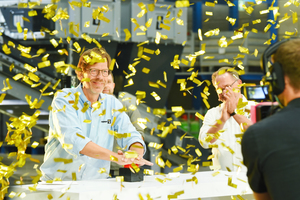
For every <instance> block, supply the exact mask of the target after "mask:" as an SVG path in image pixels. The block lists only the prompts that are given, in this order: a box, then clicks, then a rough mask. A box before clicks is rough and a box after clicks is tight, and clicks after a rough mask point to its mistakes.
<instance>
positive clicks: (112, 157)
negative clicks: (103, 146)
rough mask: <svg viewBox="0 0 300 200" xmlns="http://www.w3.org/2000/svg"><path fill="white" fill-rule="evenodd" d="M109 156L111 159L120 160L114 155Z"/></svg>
mask: <svg viewBox="0 0 300 200" xmlns="http://www.w3.org/2000/svg"><path fill="white" fill-rule="evenodd" d="M109 158H110V160H111V161H116V162H117V161H118V158H116V157H114V156H113V155H110V156H109Z"/></svg>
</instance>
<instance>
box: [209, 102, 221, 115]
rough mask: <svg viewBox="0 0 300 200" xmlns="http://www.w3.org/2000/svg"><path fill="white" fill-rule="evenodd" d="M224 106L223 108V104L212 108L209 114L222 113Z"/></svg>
mask: <svg viewBox="0 0 300 200" xmlns="http://www.w3.org/2000/svg"><path fill="white" fill-rule="evenodd" d="M222 106H223V103H221V104H220V105H218V106H215V107H212V108H210V109H208V110H207V113H208V112H218V111H221V110H222Z"/></svg>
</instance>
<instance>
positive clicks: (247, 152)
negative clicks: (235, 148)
mask: <svg viewBox="0 0 300 200" xmlns="http://www.w3.org/2000/svg"><path fill="white" fill-rule="evenodd" d="M242 154H243V159H244V165H245V166H246V167H247V169H248V170H247V177H248V182H249V185H250V187H251V189H252V190H253V191H254V192H257V193H263V192H267V187H266V185H265V182H264V177H263V174H262V172H261V169H260V165H259V163H260V162H259V159H260V156H259V152H258V147H257V142H256V139H255V134H254V127H253V126H250V127H249V128H248V129H247V131H246V132H245V133H244V136H243V139H242Z"/></svg>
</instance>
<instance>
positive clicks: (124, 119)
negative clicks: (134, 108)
mask: <svg viewBox="0 0 300 200" xmlns="http://www.w3.org/2000/svg"><path fill="white" fill-rule="evenodd" d="M115 105H116V108H118V109H120V108H122V107H123V105H122V103H121V102H120V101H119V100H117V99H115ZM114 117H116V121H115V123H114V130H116V131H117V132H118V133H122V134H123V133H130V137H124V138H121V139H117V143H118V145H119V146H120V147H122V148H124V147H126V146H127V148H126V150H127V151H128V150H129V147H130V146H131V145H132V144H133V143H136V142H139V143H141V144H142V145H143V147H144V154H145V153H146V145H145V143H144V141H143V139H142V136H141V134H140V133H139V132H138V131H137V130H136V128H135V127H134V126H133V125H132V123H131V121H130V118H129V117H128V115H127V114H126V112H119V111H117V112H116V113H114Z"/></svg>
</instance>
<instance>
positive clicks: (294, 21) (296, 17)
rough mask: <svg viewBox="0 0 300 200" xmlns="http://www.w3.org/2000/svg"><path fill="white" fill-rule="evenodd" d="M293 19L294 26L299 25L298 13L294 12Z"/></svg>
mask: <svg viewBox="0 0 300 200" xmlns="http://www.w3.org/2000/svg"><path fill="white" fill-rule="evenodd" d="M292 17H293V24H295V23H297V22H298V14H297V12H293V14H292Z"/></svg>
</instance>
